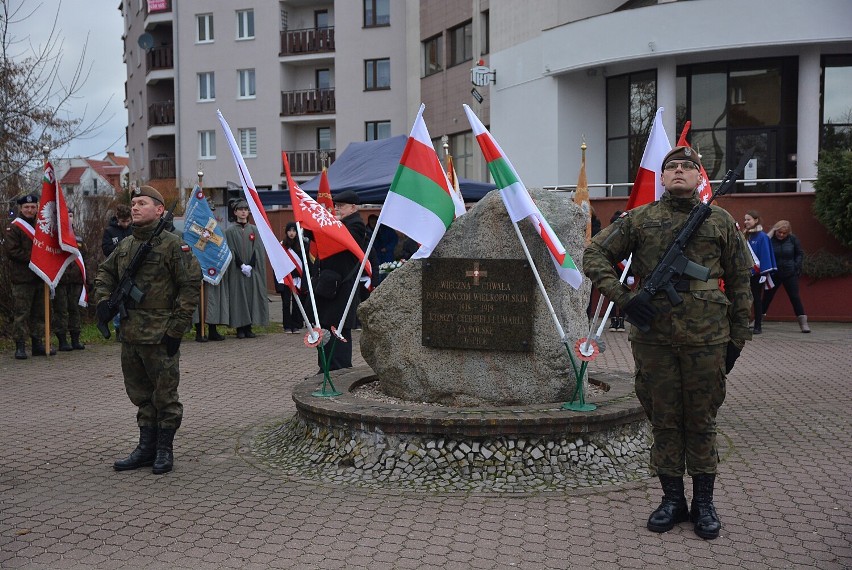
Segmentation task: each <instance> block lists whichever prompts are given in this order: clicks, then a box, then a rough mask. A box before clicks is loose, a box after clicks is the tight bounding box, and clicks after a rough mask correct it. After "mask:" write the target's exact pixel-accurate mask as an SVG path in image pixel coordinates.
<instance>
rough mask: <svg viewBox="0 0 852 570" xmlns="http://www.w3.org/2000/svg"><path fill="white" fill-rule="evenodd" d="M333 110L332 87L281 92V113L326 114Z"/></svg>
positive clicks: (285, 115)
mask: <svg viewBox="0 0 852 570" xmlns="http://www.w3.org/2000/svg"><path fill="white" fill-rule="evenodd" d="M334 112H335V99H334V89H306V90H303V91H282V92H281V115H282V116H284V117H293V116H301V115H316V114H328V113H334Z"/></svg>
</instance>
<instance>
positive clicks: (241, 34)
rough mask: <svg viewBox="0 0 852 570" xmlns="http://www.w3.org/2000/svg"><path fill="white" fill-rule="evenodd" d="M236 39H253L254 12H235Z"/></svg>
mask: <svg viewBox="0 0 852 570" xmlns="http://www.w3.org/2000/svg"><path fill="white" fill-rule="evenodd" d="M237 39H238V40H251V39H254V10H237Z"/></svg>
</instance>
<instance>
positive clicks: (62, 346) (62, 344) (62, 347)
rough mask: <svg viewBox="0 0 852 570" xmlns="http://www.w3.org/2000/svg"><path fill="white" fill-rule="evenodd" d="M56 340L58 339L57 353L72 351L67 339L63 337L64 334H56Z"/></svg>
mask: <svg viewBox="0 0 852 570" xmlns="http://www.w3.org/2000/svg"><path fill="white" fill-rule="evenodd" d="M56 338H58V339H59V352H71V351H72V350H74V349H73V348H71V345H70V344H68V338H67V337H66V336H65V333H56Z"/></svg>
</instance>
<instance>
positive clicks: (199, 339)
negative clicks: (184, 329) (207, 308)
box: [195, 323, 207, 342]
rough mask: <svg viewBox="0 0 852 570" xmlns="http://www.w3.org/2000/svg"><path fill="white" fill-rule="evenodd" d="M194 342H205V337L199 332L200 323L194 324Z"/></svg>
mask: <svg viewBox="0 0 852 570" xmlns="http://www.w3.org/2000/svg"><path fill="white" fill-rule="evenodd" d="M195 342H207V337H206V336H204V335H202V334H201V323H196V325H195Z"/></svg>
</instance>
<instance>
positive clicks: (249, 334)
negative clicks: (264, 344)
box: [243, 325, 257, 338]
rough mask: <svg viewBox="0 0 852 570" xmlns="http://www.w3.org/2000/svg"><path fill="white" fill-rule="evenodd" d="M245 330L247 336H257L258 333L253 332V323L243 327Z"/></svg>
mask: <svg viewBox="0 0 852 570" xmlns="http://www.w3.org/2000/svg"><path fill="white" fill-rule="evenodd" d="M243 330H244V332H245V335H246V338H255V337H256V336H257V335H256V334H254V333H253V332H251V325H246V326H245V327H243Z"/></svg>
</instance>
